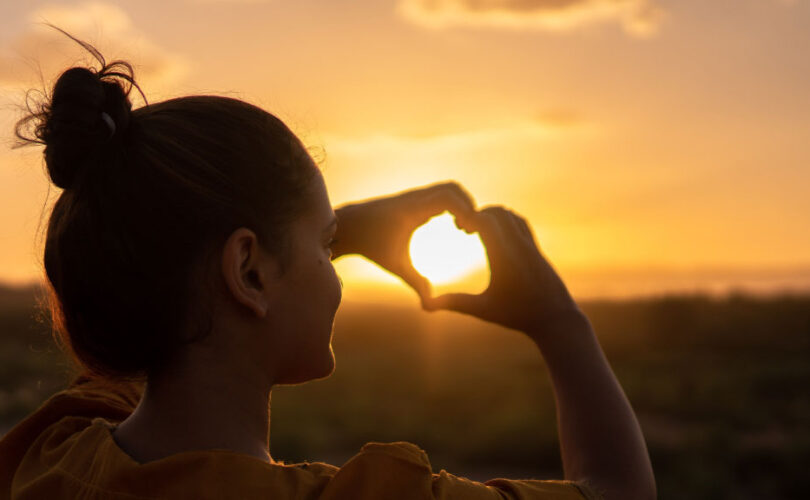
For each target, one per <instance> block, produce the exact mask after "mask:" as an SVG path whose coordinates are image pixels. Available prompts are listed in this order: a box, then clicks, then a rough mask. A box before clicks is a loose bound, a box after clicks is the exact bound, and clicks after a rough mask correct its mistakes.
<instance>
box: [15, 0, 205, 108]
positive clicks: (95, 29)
mask: <svg viewBox="0 0 810 500" xmlns="http://www.w3.org/2000/svg"><path fill="white" fill-rule="evenodd" d="M46 22H47V23H51V24H53V25H55V26H58V27H60V28H61V29H64V30H65V31H67V32H68V33H70V34H72V35H73V36H76V37H77V38H79V39H81V40H85V41H88V42H90V43H91V44H93V45H94V46H95V47H96V48H98V49H99V50H100V51H101V53H102V54H104V57H105V58H106V59H107V61H108V62H109V61H112V60H115V59H119V58H120V59H124V60H126V61H129V62H130V63H132V64H133V66H134V68H135V78H136V81H137V82H138V83H139V84H140V85H141V87H142V88H143V89H144V91H145V92H147V96H149V93H150V92H149V91H152V92H156V91H159V90H165V89H168V88H170V87H171V86H172V85H174V84H176V83H177V82H179V81H180V80H182V78H183V77H184V76H185V75H186V74H187V72H188V69H189V64H188V62H187V61H186V60H185V59H184V58H183V57H181V56H180V55H178V54H173V53H171V52H170V51H168V50H166V49H165V48H163V47H161V46H160V45H158V44H157V43H155V42H154V41H152V40H150V39H149V37H148V36H146V35H145V34H144V33H143V32H142V31H141V30H139V29H138V28H137V27H136V26H135V25H134V24H133V23H132V19H131V18H130V16H129V15H128V14H127V12H126V11H124V10H123V9H122V8H120V7H118V6H115V5H111V4H106V3H101V2H87V3H83V4H79V5H72V6H65V5H46V6H42V7H40V8H38V9H37V10H35V11H33V12H32V13H31V15H30V16H29V24H28V28H27V29H25V30H24V31H23V32H21V33H20V34H19V35H17V36H16V37H15V38H13V39H11V40H10V41H9V42H8V43H6V44H5V46H3V47H1V48H0V86H3V87H5V88H16V87H22V88H28V87H30V86H33V85H40V81H39V79H40V78H41V77H44V78H45V79H46V81H47V80H48V79H52V78H55V77H56V76H57V75H58V74H59V73H60V72H61V71H63V70H64V69H66V68H68V67H70V66H73V65H76V64H91V65H93V66H97V64H96V63H95V61H94V60H92V56H90V55H89V54H87V52H85V51H84V49H82V48H81V47H79V46H78V44H76V43H75V42H73V41H72V40H69V39H68V38H67V37H65V36H64V35H62V34H61V33H59V32H58V31H56V30H54V29H52V28H50V27H48V26H45V25H44V23H46Z"/></svg>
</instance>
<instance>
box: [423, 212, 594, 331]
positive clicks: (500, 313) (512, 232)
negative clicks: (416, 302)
mask: <svg viewBox="0 0 810 500" xmlns="http://www.w3.org/2000/svg"><path fill="white" fill-rule="evenodd" d="M457 223H458V225H459V227H461V228H462V229H464V230H465V231H467V232H475V231H477V232H478V233H479V234H480V235H481V240H482V241H483V242H484V246H485V247H486V250H487V257H488V258H489V268H490V284H489V287H488V288H487V289H486V290H485V291H484V292H483V293H481V294H480V295H470V294H465V293H450V294H446V295H441V296H438V297H434V298H430V299H428V300H427V301H425V308H426V309H429V310H436V309H449V310H453V311H458V312H462V313H465V314H469V315H472V316H476V317H478V318H481V319H483V320H486V321H491V322H493V323H498V324H500V325H503V326H506V327H508V328H514V329H516V330H520V331H522V332H525V333H526V334H528V335H529V336H531V337H532V338H535V339H537V338H541V337H542V336H543V334H544V332H545V331H547V330H549V329H550V326H551V324H552V323H555V322H567V321H570V320H574V321H577V320H580V319H581V318H582V317H583V316H582V312H581V311H580V310H579V307H577V305H576V303H575V302H574V300H573V299H572V298H571V295H570V294H569V292H568V290H567V289H566V287H565V284H563V282H562V280H561V279H560V277H559V276H558V275H557V272H556V271H555V270H554V269H553V268H552V267H551V264H550V263H549V262H548V261H547V260H546V259H545V258H544V257H543V255H542V254H541V253H540V250H539V249H538V248H537V244H536V243H535V240H534V236H533V235H532V231H531V229H530V228H529V225H528V223H527V222H526V220H525V219H523V218H522V217H520V216H519V215H517V214H515V213H514V212H512V211H510V210H507V209H506V208H504V207H501V206H492V207H487V208H485V209H483V210H481V211H480V212H477V213H476V214H475V215H474V216H473V217H470V218H466V219H458V220H457Z"/></svg>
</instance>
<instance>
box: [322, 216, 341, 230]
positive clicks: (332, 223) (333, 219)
mask: <svg viewBox="0 0 810 500" xmlns="http://www.w3.org/2000/svg"><path fill="white" fill-rule="evenodd" d="M337 222H338V220H337V216H334V217H332V221H331V222H329V225H328V226H326V227H325V228H324V229H323V232H324V233H325V232H327V231H329V230H330V229H332V226H334V225H336V224H337Z"/></svg>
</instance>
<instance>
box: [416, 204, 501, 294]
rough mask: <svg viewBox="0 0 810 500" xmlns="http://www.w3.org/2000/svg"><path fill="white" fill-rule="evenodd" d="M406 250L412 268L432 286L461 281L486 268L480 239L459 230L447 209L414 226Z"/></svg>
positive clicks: (485, 259) (485, 258)
mask: <svg viewBox="0 0 810 500" xmlns="http://www.w3.org/2000/svg"><path fill="white" fill-rule="evenodd" d="M409 251H410V255H411V262H412V263H413V267H414V268H415V269H416V270H417V271H418V272H419V274H421V275H422V276H424V277H425V278H427V279H428V280H430V282H431V283H432V284H434V285H446V284H448V283H454V282H457V281H460V280H462V279H464V278H465V277H467V276H470V275H472V274H473V273H476V272H478V271H481V270H482V269H485V268H486V267H487V256H486V250H485V249H484V245H483V244H482V243H481V238H480V237H479V236H478V234H466V233H464V232H463V231H460V230H459V229H458V228H457V227H456V225H455V222H454V221H453V216H452V215H451V214H450V213H449V212H444V213H442V214H440V215H438V216H436V217H433V218H432V219H430V220H429V221H428V222H426V223H425V224H424V225H422V226H420V227H419V228H417V229H416V231H414V233H413V235H412V236H411V242H410V246H409Z"/></svg>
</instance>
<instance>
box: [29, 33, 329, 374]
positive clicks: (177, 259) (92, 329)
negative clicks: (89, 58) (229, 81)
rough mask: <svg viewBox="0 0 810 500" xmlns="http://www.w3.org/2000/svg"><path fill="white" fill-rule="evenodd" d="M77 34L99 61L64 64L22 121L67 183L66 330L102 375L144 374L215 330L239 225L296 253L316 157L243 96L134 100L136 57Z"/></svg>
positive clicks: (57, 226) (58, 248)
mask: <svg viewBox="0 0 810 500" xmlns="http://www.w3.org/2000/svg"><path fill="white" fill-rule="evenodd" d="M60 31H61V30H60ZM65 34H66V33H65ZM66 35H67V34H66ZM67 36H69V37H70V38H72V39H73V40H75V41H77V42H78V43H80V44H81V45H82V46H83V47H84V48H85V49H87V50H88V51H89V52H90V53H91V54H92V55H93V56H94V57H95V59H97V60H98V62H99V64H100V66H101V68H100V69H98V70H94V69H91V68H86V67H73V68H70V69H68V70H67V71H65V72H64V73H62V74H61V75H60V76H59V78H58V80H57V81H56V83H55V84H54V87H53V91H52V92H51V93H50V94H49V96H47V97H46V99H45V101H46V102H43V103H40V104H39V105H38V106H35V107H33V108H29V110H30V113H29V114H28V115H27V116H26V117H24V118H23V119H22V120H20V121H19V122H18V123H17V126H16V133H17V136H18V137H19V138H20V139H22V140H23V141H25V142H26V143H40V144H44V145H45V164H46V166H47V170H48V173H49V175H50V178H51V180H52V181H53V183H54V184H55V185H56V186H58V187H60V188H62V189H63V191H62V193H61V194H60V195H59V198H58V200H57V201H56V203H55V205H54V207H53V212H52V213H51V215H50V219H49V222H48V228H47V236H46V240H45V255H44V264H45V272H46V274H47V277H48V281H49V282H50V288H51V312H52V318H53V321H54V327H55V334H56V336H57V340H58V341H59V342H60V344H62V345H63V346H65V347H67V349H68V350H69V352H70V353H71V354H72V355H73V356H74V358H76V359H77V360H78V361H79V362H80V363H81V364H83V365H84V366H85V367H86V368H88V369H90V370H91V371H92V372H94V373H96V374H99V375H104V376H110V377H125V378H137V377H142V376H144V375H149V374H152V373H156V372H159V371H160V370H161V369H162V368H163V367H165V366H166V364H167V363H168V362H169V360H171V358H172V356H173V355H174V354H175V353H177V351H178V350H179V349H180V348H181V347H182V346H183V345H184V344H186V343H188V342H191V341H193V340H195V339H198V338H199V337H201V336H203V335H205V334H206V333H207V332H208V331H209V330H210V322H211V316H212V314H213V313H212V307H213V304H214V301H213V300H212V299H213V291H214V289H215V288H214V286H215V283H217V281H216V279H217V278H216V276H217V275H216V273H215V272H214V269H217V268H218V267H216V266H215V265H214V263H215V262H217V260H215V259H217V258H218V257H219V256H220V255H221V254H220V252H221V249H222V246H223V244H224V242H225V240H226V239H227V237H228V236H229V235H230V234H231V233H232V232H233V231H234V230H235V229H237V228H239V227H247V228H250V229H252V230H253V231H254V232H255V233H256V234H257V237H258V238H259V241H260V244H261V245H262V247H263V248H264V249H265V250H267V251H268V252H271V253H273V254H275V255H277V256H279V257H280V259H281V261H282V263H283V262H285V261H286V259H287V257H288V256H287V240H286V234H287V230H288V227H289V223H290V222H291V221H292V220H293V219H294V218H295V217H296V216H297V215H299V214H300V213H301V212H303V211H304V210H305V209H306V207H307V203H308V197H307V192H308V187H309V186H310V181H311V178H312V177H313V175H314V174H315V173H316V172H317V167H315V166H314V165H313V164H312V162H311V160H310V158H309V155H308V154H307V152H306V149H305V148H304V147H303V145H302V144H301V142H300V141H299V140H298V139H297V138H296V137H295V135H294V134H293V133H292V132H291V131H290V130H289V129H288V128H287V126H286V125H284V123H282V122H281V121H280V120H279V119H278V118H276V117H275V116H273V115H272V114H270V113H267V112H266V111H264V110H262V109H260V108H258V107H255V106H252V105H250V104H247V103H245V102H242V101H240V100H236V99H231V98H226V97H218V96H188V97H181V98H177V99H170V100H167V101H163V102H159V103H152V104H148V105H145V106H143V107H140V108H138V109H134V110H133V109H132V105H131V102H130V100H129V93H130V91H131V89H132V87H133V86H135V87H136V88H138V90H139V91H140V88H139V87H137V84H136V83H135V81H134V77H133V71H132V67H131V66H130V65H129V64H128V63H126V62H123V61H114V62H111V63H109V64H108V63H107V62H106V61H105V59H104V57H103V56H102V55H101V54H100V53H99V52H98V51H97V50H96V49H95V48H93V47H92V46H90V45H89V44H87V43H85V42H82V41H79V40H76V39H75V38H73V37H72V36H70V35H67ZM144 101H145V99H144Z"/></svg>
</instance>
